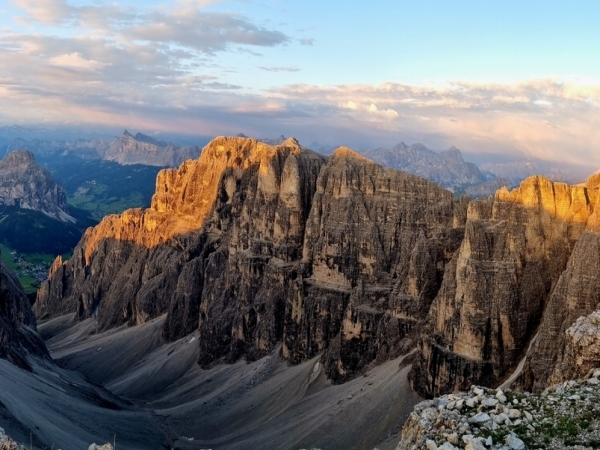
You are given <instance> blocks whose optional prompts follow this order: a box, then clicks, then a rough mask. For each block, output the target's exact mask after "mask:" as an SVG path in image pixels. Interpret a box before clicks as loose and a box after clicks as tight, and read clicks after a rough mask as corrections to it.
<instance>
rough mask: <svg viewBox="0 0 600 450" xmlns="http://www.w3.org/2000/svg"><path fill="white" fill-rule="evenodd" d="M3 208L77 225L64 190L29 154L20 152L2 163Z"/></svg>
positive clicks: (0, 188)
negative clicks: (11, 207) (23, 210)
mask: <svg viewBox="0 0 600 450" xmlns="http://www.w3.org/2000/svg"><path fill="white" fill-rule="evenodd" d="M0 205H7V206H18V207H20V208H24V209H32V210H34V211H40V212H43V213H44V214H46V215H48V216H50V217H53V218H55V219H58V220H60V221H63V222H75V219H73V218H72V217H71V216H70V215H69V208H68V205H67V195H66V194H65V191H64V189H63V188H62V186H60V185H59V184H58V183H57V182H56V181H54V178H52V175H51V174H50V172H48V171H47V170H46V169H44V168H43V167H41V166H39V165H38V164H37V163H36V162H35V157H34V156H33V153H31V152H28V151H27V150H16V151H14V152H11V153H9V154H8V155H6V156H5V157H4V158H3V159H1V160H0Z"/></svg>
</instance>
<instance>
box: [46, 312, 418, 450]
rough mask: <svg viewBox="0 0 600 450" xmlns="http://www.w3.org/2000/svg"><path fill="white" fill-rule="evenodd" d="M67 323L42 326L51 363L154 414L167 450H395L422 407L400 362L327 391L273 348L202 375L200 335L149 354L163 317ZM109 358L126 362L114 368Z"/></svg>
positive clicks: (316, 373) (308, 366) (312, 363)
mask: <svg viewBox="0 0 600 450" xmlns="http://www.w3.org/2000/svg"><path fill="white" fill-rule="evenodd" d="M69 320H70V319H69V318H68V317H65V318H58V319H54V320H52V321H49V322H47V323H45V324H43V325H41V326H40V332H41V333H42V335H45V336H46V337H47V338H49V339H48V341H47V342H48V345H49V348H50V350H51V352H52V355H53V356H54V357H55V358H57V359H58V361H59V363H60V364H61V365H64V366H65V367H68V368H76V369H77V370H79V371H80V372H82V373H84V374H86V376H87V377H90V378H92V379H95V380H97V381H98V382H100V381H101V380H102V379H104V380H103V381H102V384H103V385H104V386H105V387H106V388H107V389H109V390H110V391H112V392H113V393H115V394H117V395H120V396H123V397H126V398H130V399H132V400H133V401H134V402H136V403H138V404H140V405H144V407H145V408H146V409H147V410H149V411H153V413H154V414H155V417H156V419H157V420H158V421H159V422H160V423H161V426H162V428H164V429H166V430H168V433H169V435H170V439H171V442H172V445H173V448H180V449H190V450H191V449H197V448H203V447H207V448H218V449H220V450H228V449H229V450H234V449H248V448H261V449H273V450H275V449H278V450H279V449H297V448H304V447H305V448H311V447H318V448H344V449H371V448H373V447H375V446H377V447H378V448H380V449H382V450H385V449H392V448H394V447H395V445H396V443H397V441H398V439H399V436H398V435H397V433H398V431H399V430H400V427H401V425H402V424H403V423H404V421H405V419H406V417H407V416H408V414H409V413H410V412H411V411H412V408H413V406H414V405H415V404H416V403H417V402H419V401H420V397H419V396H418V395H416V394H415V393H413V392H412V391H411V390H410V387H409V385H408V381H407V373H408V371H409V369H410V366H406V367H402V368H401V367H400V364H401V361H402V359H401V358H400V359H396V360H392V361H388V362H386V363H384V364H382V365H380V366H377V367H375V368H372V369H371V370H370V371H369V372H368V373H367V374H366V375H365V376H363V377H359V378H356V379H355V380H353V381H350V382H348V383H345V384H343V385H333V384H332V383H331V382H330V381H328V380H327V379H326V377H325V375H324V373H323V370H322V365H321V363H319V362H318V360H319V356H317V357H315V358H312V359H311V360H309V361H306V362H304V363H302V364H299V365H297V366H292V367H290V366H288V365H287V363H286V362H285V361H283V360H281V359H280V357H279V356H278V355H279V349H276V350H275V351H274V352H273V353H271V354H270V355H269V356H266V357H264V358H262V359H260V360H258V361H255V362H252V363H249V364H248V363H246V362H243V361H238V362H236V363H234V364H231V365H218V366H215V367H213V368H212V369H209V370H202V369H201V368H200V367H198V366H197V365H196V364H195V362H196V360H197V358H198V351H199V348H198V346H197V345H195V344H196V342H195V341H196V340H197V339H198V336H197V333H194V334H192V335H190V336H186V337H185V338H183V339H180V340H178V341H175V342H172V343H169V344H164V345H157V346H155V347H154V348H152V347H153V344H151V345H149V344H148V341H151V342H156V341H155V338H156V337H158V336H159V335H160V326H161V323H162V322H163V321H164V316H162V317H160V318H158V319H155V320H153V321H151V322H148V323H146V324H143V325H140V326H136V327H130V328H123V327H122V328H118V329H113V330H109V331H106V332H103V333H99V334H95V333H94V331H93V330H94V324H93V322H91V321H85V322H82V323H78V324H73V323H72V322H71V324H70V325H68V323H67V321H69ZM115 353H119V354H120V355H121V360H125V359H126V360H127V361H126V362H124V361H121V360H119V359H117V360H115ZM122 355H127V357H126V358H123V357H122Z"/></svg>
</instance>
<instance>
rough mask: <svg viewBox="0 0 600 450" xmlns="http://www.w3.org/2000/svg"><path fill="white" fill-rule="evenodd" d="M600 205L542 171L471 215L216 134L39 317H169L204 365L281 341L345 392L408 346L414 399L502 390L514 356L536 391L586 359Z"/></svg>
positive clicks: (418, 186)
mask: <svg viewBox="0 0 600 450" xmlns="http://www.w3.org/2000/svg"><path fill="white" fill-rule="evenodd" d="M599 198H600V195H599V193H598V188H597V186H596V184H594V183H593V180H592V181H590V182H589V183H588V185H587V187H586V186H567V185H566V184H562V183H552V182H550V181H549V180H548V179H546V178H543V177H533V178H530V179H528V180H526V181H525V182H523V183H522V184H521V186H520V187H519V188H518V189H515V190H513V191H508V190H507V189H506V188H504V189H501V190H499V191H498V192H497V193H496V196H495V198H494V199H493V200H489V201H474V202H470V203H469V202H468V200H466V199H465V200H462V201H458V200H456V199H455V198H454V196H453V195H452V194H451V193H450V192H449V191H446V190H444V189H442V188H441V187H439V186H437V185H435V184H434V183H431V182H429V181H426V180H424V179H422V178H419V177H415V176H413V175H409V174H407V173H403V172H398V171H396V170H393V169H384V168H382V167H381V166H379V165H377V164H375V163H373V162H371V161H369V160H367V159H365V158H364V157H361V156H360V155H358V154H356V153H354V152H352V151H351V150H349V149H346V148H340V149H338V150H337V151H336V152H335V153H334V154H333V155H332V156H331V157H330V158H329V159H326V158H324V157H322V156H320V155H317V154H316V153H313V152H312V151H310V150H306V149H304V148H302V147H301V146H300V145H299V144H298V143H297V142H296V141H295V140H293V139H288V140H286V141H284V142H283V143H281V144H280V145H276V146H271V145H267V144H265V143H262V142H257V141H255V140H252V139H247V138H241V137H239V138H222V137H221V138H217V139H215V140H213V141H212V142H211V143H210V144H209V145H208V146H207V147H205V149H204V150H203V152H202V156H201V157H200V159H199V160H197V161H187V162H185V163H184V164H182V165H181V166H180V167H179V169H177V170H175V169H166V170H163V171H161V172H160V174H159V176H158V178H157V187H156V194H155V195H154V197H153V200H152V206H151V208H149V209H146V210H141V209H137V210H129V211H126V212H125V213H123V214H122V215H120V216H109V217H107V218H105V219H104V220H103V221H102V223H101V224H100V225H98V226H97V227H95V228H93V229H90V230H88V231H87V232H86V234H85V235H84V237H83V239H82V241H81V242H80V244H79V245H78V247H77V248H76V249H75V252H74V255H73V257H72V258H71V260H69V261H68V262H66V263H63V262H62V261H61V260H60V259H58V260H57V261H55V264H54V265H53V267H52V270H51V274H50V277H49V279H48V281H47V282H46V283H45V284H44V285H43V287H42V289H41V290H40V291H39V293H38V299H37V302H36V304H35V310H36V313H37V314H38V315H39V316H53V315H58V314H63V313H68V312H76V315H77V317H79V318H84V317H89V316H91V315H94V314H97V316H98V321H99V326H100V328H101V329H106V328H110V327H114V326H118V325H121V324H124V323H129V324H139V323H143V322H146V321H148V320H149V319H152V318H154V317H157V316H159V315H161V314H165V313H166V314H167V319H166V322H165V327H164V330H163V336H164V337H165V339H168V340H174V339H177V338H180V337H182V336H185V335H186V334H188V333H191V332H193V331H195V330H197V329H198V330H199V331H200V339H199V346H200V357H199V363H200V364H201V365H203V366H210V365H212V364H214V363H215V362H218V361H233V360H235V359H238V358H240V357H245V358H248V359H250V360H252V359H255V358H259V357H261V356H263V355H265V354H267V353H269V352H270V351H272V350H273V349H274V348H275V347H276V345H278V344H279V343H281V344H282V355H283V356H284V357H285V358H287V359H288V360H289V361H290V362H292V363H299V362H301V361H304V360H306V359H308V358H311V357H313V356H315V355H318V354H322V355H323V357H322V361H323V363H324V370H325V372H326V373H327V375H328V376H329V377H330V378H331V379H332V380H334V381H335V382H343V381H346V380H348V379H350V378H352V377H354V376H356V374H358V373H361V371H363V370H364V369H365V368H366V367H368V365H369V364H372V363H378V362H381V361H384V360H386V359H388V358H391V357H395V356H397V355H399V354H402V353H406V352H408V351H410V350H412V349H414V347H415V346H416V347H417V349H418V351H417V354H416V356H415V362H414V366H413V373H412V383H413V386H414V387H415V389H416V390H417V391H418V392H420V393H421V394H424V395H430V396H431V395H437V394H440V393H444V392H449V391H452V390H461V389H467V388H468V387H469V386H470V385H471V384H473V383H477V384H483V385H487V386H493V385H497V384H499V383H500V382H502V381H504V380H505V379H506V378H507V377H508V376H509V375H511V374H512V373H513V371H514V370H515V369H516V368H517V366H518V365H519V362H523V364H522V367H523V368H524V369H523V370H522V373H521V375H520V378H519V380H518V382H519V384H520V385H521V386H526V387H529V386H531V387H536V388H537V387H540V386H543V385H545V384H546V383H547V382H548V380H550V379H551V378H552V377H553V378H552V379H556V377H557V376H559V375H557V374H561V373H563V372H564V373H567V372H569V373H573V374H574V375H572V376H577V375H578V374H576V373H575V372H577V371H578V370H579V371H582V370H584V369H583V367H587V366H588V365H592V366H593V365H594V363H593V362H590V360H592V359H593V356H581V357H579V358H573V357H572V356H571V354H570V352H571V350H569V349H581V348H583V347H584V346H582V344H581V342H584V341H585V340H582V339H579V338H578V336H580V334H581V333H579V334H577V333H575V332H570V333H571V334H569V333H567V330H568V329H569V327H571V326H572V325H573V324H574V323H575V321H576V320H577V318H578V317H579V316H581V315H589V314H590V313H592V312H593V311H595V310H597V309H600V304H599V303H600V302H599V301H600V298H599V297H598V292H600V285H598V284H599V283H600V282H599V281H598V278H599V277H598V276H597V273H598V268H599V267H600V250H598V249H600V238H599V237H600V233H599V232H598V230H599V229H600V218H599V217H598V211H600V209H599V208H598V205H597V203H598V201H600V200H599ZM588 328H589V327H588ZM571 331H572V330H571ZM565 349H566V350H565ZM591 354H592V355H593V352H592V353H591ZM578 361H584V362H585V363H581V362H578ZM595 365H598V364H595ZM519 367H521V366H519Z"/></svg>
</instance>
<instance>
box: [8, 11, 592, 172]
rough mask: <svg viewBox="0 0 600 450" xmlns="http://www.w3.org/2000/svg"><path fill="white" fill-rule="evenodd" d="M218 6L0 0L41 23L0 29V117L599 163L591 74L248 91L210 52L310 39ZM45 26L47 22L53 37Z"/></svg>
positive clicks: (246, 54)
mask: <svg viewBox="0 0 600 450" xmlns="http://www.w3.org/2000/svg"><path fill="white" fill-rule="evenodd" d="M218 2H219V1H218V0H214V1H213V0H180V1H178V2H172V3H170V5H169V6H168V7H164V8H162V9H145V10H136V9H133V8H131V7H126V6H122V5H120V4H117V3H110V4H108V3H107V4H105V3H94V4H88V5H81V4H80V3H78V6H74V5H73V4H70V3H68V2H67V1H65V0H35V1H34V0H13V3H14V4H15V5H17V6H18V7H19V8H21V11H22V14H23V16H22V20H24V21H26V22H28V23H34V24H37V25H39V24H42V25H44V26H41V27H39V28H38V29H39V30H42V31H40V32H39V34H28V33H27V32H23V31H16V30H27V29H29V27H15V30H12V31H11V30H6V29H4V30H2V31H1V32H0V33H1V34H0V67H2V71H0V97H1V98H2V102H0V117H3V118H4V120H8V121H15V120H19V119H23V120H27V121H29V122H32V123H33V122H46V123H64V122H67V121H70V122H73V123H85V124H91V125H96V124H99V125H111V126H119V127H120V126H130V127H137V128H144V129H153V130H156V131H165V132H167V131H170V132H189V133H192V132H193V133H205V134H214V135H217V134H228V133H232V134H237V133H238V132H239V131H240V130H244V131H245V132H247V133H250V132H252V133H254V134H255V135H256V136H271V135H278V134H285V135H295V136H296V137H298V138H300V139H301V140H304V141H305V142H313V141H314V140H317V141H321V142H323V143H332V144H339V143H344V144H347V145H351V146H360V145H364V146H373V147H374V146H379V145H391V144H394V143H397V142H399V141H401V140H404V141H407V142H414V141H422V142H423V143H425V144H426V145H428V146H430V147H431V148H436V149H441V148H447V147H449V146H450V145H456V146H457V147H459V148H461V149H462V150H465V151H467V152H470V153H504V154H512V155H515V157H521V156H529V157H539V158H542V159H546V160H554V161H565V162H571V163H579V164H588V165H589V166H591V167H600V152H598V149H597V148H596V146H597V145H598V143H600V81H598V80H584V79H575V78H574V79H568V80H556V79H551V78H548V79H533V80H523V81H520V82H515V83H474V82H469V81H447V82H443V83H424V84H419V85H416V84H405V83H396V82H386V83H380V84H364V83H363V84H358V83H357V84H343V85H342V84H340V85H315V84H293V85H284V86H281V85H279V86H274V87H272V88H271V89H268V90H265V91H256V90H252V88H251V87H248V86H242V84H245V81H240V78H236V75H235V74H233V75H231V76H230V74H231V73H233V72H235V71H238V72H240V73H243V70H245V68H244V67H238V66H236V65H235V63H231V62H229V63H228V64H229V65H225V62H224V60H227V59H229V61H231V60H235V61H239V60H241V59H244V60H250V61H253V60H254V57H255V56H254V54H256V53H257V50H260V51H261V52H264V53H268V52H269V49H270V48H271V47H274V46H294V45H296V46H298V45H310V44H312V43H313V40H312V39H308V38H306V39H296V38H292V37H290V36H288V35H287V34H285V33H283V32H281V31H279V30H277V29H274V28H270V27H265V26H262V25H260V24H257V23H255V22H254V21H252V20H251V19H250V18H248V17H245V16H243V15H240V14H237V13H222V12H221V13H215V12H208V11H207V10H205V9H204V8H205V7H206V6H207V5H208V4H212V3H218ZM45 26H50V27H56V26H60V30H61V33H60V35H56V28H50V30H53V31H47V28H45ZM44 30H46V31H44ZM44 32H45V33H46V34H43V33H44ZM52 33H55V34H52ZM223 52H230V55H229V56H228V58H221V55H222V53H223ZM242 52H243V53H242ZM232 55H233V56H232ZM235 58H237V59H235ZM265 60H266V58H265ZM262 64H263V65H261V66H259V69H260V70H263V71H269V72H272V73H273V74H274V75H272V76H270V77H269V78H271V77H273V78H274V77H275V74H277V73H280V72H281V73H284V72H297V71H299V70H300V67H297V66H294V65H286V62H277V63H275V65H269V63H262ZM279 64H281V65H279ZM246 67H250V69H251V70H254V68H256V67H257V64H256V63H249V64H247V66H246ZM242 80H243V78H242Z"/></svg>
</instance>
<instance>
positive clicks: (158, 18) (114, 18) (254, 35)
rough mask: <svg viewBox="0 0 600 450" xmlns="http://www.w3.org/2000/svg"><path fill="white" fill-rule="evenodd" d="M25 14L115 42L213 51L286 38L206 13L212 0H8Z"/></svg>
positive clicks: (232, 16) (238, 18)
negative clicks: (142, 3)
mask: <svg viewBox="0 0 600 450" xmlns="http://www.w3.org/2000/svg"><path fill="white" fill-rule="evenodd" d="M13 3H14V4H15V5H16V6H18V7H19V8H21V9H22V10H23V11H24V12H25V13H26V15H25V16H24V17H22V18H21V21H25V22H39V23H41V24H44V25H55V26H56V25H62V26H65V25H69V26H76V27H82V28H87V29H88V30H93V31H94V32H95V33H96V34H99V35H104V36H109V37H113V38H116V39H117V40H120V41H123V40H124V41H127V42H135V41H144V42H155V43H160V44H163V45H177V46H182V47H185V48H188V49H193V50H194V51H198V52H203V53H209V54H214V53H215V52H219V51H224V50H227V49H228V48H230V47H231V46H232V45H247V46H255V47H273V46H277V45H281V44H285V43H287V42H289V41H290V37H289V36H287V35H286V34H284V33H283V32H281V31H278V30H272V29H268V28H266V27H262V26H259V25H257V24H255V23H254V22H252V21H251V20H250V19H248V18H247V17H245V16H243V15H241V14H237V13H217V12H206V11H204V10H203V9H202V8H204V7H206V6H207V5H209V4H211V3H219V2H217V1H201V0H199V1H196V0H187V1H180V2H178V3H177V4H176V5H175V6H173V7H171V8H168V9H155V10H151V11H149V12H145V11H136V10H134V9H133V8H131V7H126V6H119V5H118V4H104V3H99V4H93V5H83V6H72V5H70V4H68V3H67V2H66V1H65V0H13Z"/></svg>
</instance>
